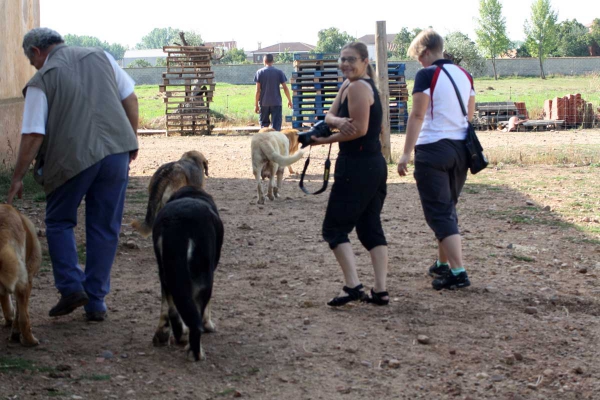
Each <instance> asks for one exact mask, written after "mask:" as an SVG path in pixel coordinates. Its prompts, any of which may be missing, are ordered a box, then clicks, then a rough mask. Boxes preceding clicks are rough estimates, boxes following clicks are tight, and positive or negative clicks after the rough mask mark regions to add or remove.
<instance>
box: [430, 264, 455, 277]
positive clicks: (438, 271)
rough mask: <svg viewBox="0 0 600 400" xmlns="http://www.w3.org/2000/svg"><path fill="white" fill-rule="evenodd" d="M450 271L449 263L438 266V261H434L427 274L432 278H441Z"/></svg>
mask: <svg viewBox="0 0 600 400" xmlns="http://www.w3.org/2000/svg"><path fill="white" fill-rule="evenodd" d="M449 273H450V267H449V266H448V264H442V265H440V266H438V264H437V261H436V262H434V263H433V265H432V266H431V267H429V271H428V272H427V275H429V276H430V277H432V278H441V277H442V276H444V275H446V274H449Z"/></svg>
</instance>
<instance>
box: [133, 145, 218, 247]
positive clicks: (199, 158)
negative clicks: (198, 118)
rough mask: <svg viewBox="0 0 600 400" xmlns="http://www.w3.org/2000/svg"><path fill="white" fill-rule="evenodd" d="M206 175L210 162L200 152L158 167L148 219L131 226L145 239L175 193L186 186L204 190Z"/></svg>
mask: <svg viewBox="0 0 600 400" xmlns="http://www.w3.org/2000/svg"><path fill="white" fill-rule="evenodd" d="M204 175H206V176H208V160H207V159H206V157H204V155H203V154H202V153H200V152H198V151H195V150H192V151H188V152H186V153H183V155H182V156H181V158H180V159H179V160H177V161H173V162H170V163H166V164H163V165H161V166H160V167H158V169H157V170H156V172H155V173H154V175H152V179H150V185H148V193H149V198H148V209H147V210H146V218H145V219H144V221H142V222H140V221H138V220H135V221H133V222H132V223H131V226H132V227H133V228H134V229H135V230H137V231H138V232H139V233H140V235H142V236H143V237H148V236H150V234H151V233H152V225H153V224H154V219H155V218H156V214H158V212H159V211H160V209H161V208H162V207H163V206H164V205H165V204H166V202H167V200H169V197H171V195H172V194H173V193H175V192H176V191H177V190H179V189H180V188H182V187H184V186H196V187H199V188H202V189H204Z"/></svg>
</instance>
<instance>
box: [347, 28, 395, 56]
mask: <svg viewBox="0 0 600 400" xmlns="http://www.w3.org/2000/svg"><path fill="white" fill-rule="evenodd" d="M396 36H397V34H396V33H388V34H387V49H388V51H394V50H395V49H396V43H394V39H396ZM357 40H358V41H359V42H363V43H364V44H366V45H367V50H368V51H369V59H370V60H374V59H375V35H365V36H361V37H359V38H358V39H357Z"/></svg>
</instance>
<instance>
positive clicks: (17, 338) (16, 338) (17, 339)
mask: <svg viewBox="0 0 600 400" xmlns="http://www.w3.org/2000/svg"><path fill="white" fill-rule="evenodd" d="M10 341H11V342H13V343H21V332H18V331H17V332H11V334H10Z"/></svg>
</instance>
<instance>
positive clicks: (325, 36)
mask: <svg viewBox="0 0 600 400" xmlns="http://www.w3.org/2000/svg"><path fill="white" fill-rule="evenodd" d="M355 40H356V39H355V38H354V37H353V36H350V35H349V34H347V33H346V32H340V31H339V29H338V28H329V29H322V30H320V31H319V33H318V39H317V46H316V47H315V50H314V52H315V53H339V52H340V51H341V50H342V47H344V46H345V45H346V44H348V43H350V42H353V41H355Z"/></svg>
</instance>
